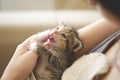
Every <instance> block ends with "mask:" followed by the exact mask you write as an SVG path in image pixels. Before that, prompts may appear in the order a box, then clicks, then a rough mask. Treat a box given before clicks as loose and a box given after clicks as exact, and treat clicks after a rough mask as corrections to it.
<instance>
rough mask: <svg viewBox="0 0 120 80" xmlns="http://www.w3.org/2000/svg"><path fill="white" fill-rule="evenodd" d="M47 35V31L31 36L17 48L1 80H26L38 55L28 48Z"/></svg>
mask: <svg viewBox="0 0 120 80" xmlns="http://www.w3.org/2000/svg"><path fill="white" fill-rule="evenodd" d="M48 35H49V30H47V31H44V32H41V33H39V34H36V35H33V36H31V37H29V38H28V39H26V40H25V41H24V42H23V43H21V44H20V45H18V46H17V49H16V51H15V53H14V55H13V57H12V59H11V60H10V62H9V64H8V66H7V67H6V69H5V71H4V73H3V76H2V78H1V80H26V79H27V78H28V76H29V75H30V74H31V72H32V70H33V69H34V67H35V65H36V62H37V59H38V54H37V53H36V52H35V51H34V50H30V49H29V46H30V44H31V43H33V42H35V41H42V40H44V39H45V38H46V37H47V36H48Z"/></svg>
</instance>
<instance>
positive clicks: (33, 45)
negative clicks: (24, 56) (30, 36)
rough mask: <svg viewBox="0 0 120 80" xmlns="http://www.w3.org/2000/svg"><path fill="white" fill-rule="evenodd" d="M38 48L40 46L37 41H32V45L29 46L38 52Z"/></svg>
mask: <svg viewBox="0 0 120 80" xmlns="http://www.w3.org/2000/svg"><path fill="white" fill-rule="evenodd" d="M37 48H38V43H37V42H34V43H31V44H30V46H29V50H33V51H35V52H37Z"/></svg>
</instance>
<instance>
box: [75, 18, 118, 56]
mask: <svg viewBox="0 0 120 80" xmlns="http://www.w3.org/2000/svg"><path fill="white" fill-rule="evenodd" d="M118 29H120V28H119V27H118V26H115V25H114V24H112V23H110V22H109V21H108V20H106V19H104V18H103V19H100V20H98V21H96V22H94V23H92V24H90V25H88V26H86V27H84V28H82V29H80V30H78V36H79V38H80V39H81V41H82V43H83V45H84V48H83V49H82V50H81V51H80V52H79V53H78V54H76V58H78V57H80V56H81V55H82V54H85V53H87V52H88V51H90V50H91V49H92V48H94V47H95V46H96V45H97V44H98V43H100V42H101V41H103V40H104V39H105V38H107V37H108V36H110V35H111V34H113V33H114V32H115V31H117V30H118Z"/></svg>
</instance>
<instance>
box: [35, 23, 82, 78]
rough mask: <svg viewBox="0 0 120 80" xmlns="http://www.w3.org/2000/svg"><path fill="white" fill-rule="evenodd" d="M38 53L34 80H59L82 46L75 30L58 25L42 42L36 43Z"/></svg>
mask: <svg viewBox="0 0 120 80" xmlns="http://www.w3.org/2000/svg"><path fill="white" fill-rule="evenodd" d="M34 45H36V50H37V52H38V53H39V59H38V62H37V65H36V67H35V69H34V71H33V73H34V75H35V78H36V80H61V76H62V74H63V72H64V70H65V69H66V68H68V67H69V66H70V65H71V64H72V63H73V60H72V58H73V55H74V53H75V52H77V51H78V50H80V49H81V48H82V47H83V46H82V43H81V41H80V40H79V39H78V35H77V32H76V30H75V29H73V28H72V27H69V26H66V25H60V26H58V27H56V28H54V29H52V30H51V33H50V35H49V36H48V37H47V38H46V39H45V40H44V41H43V42H36V43H35V44H34Z"/></svg>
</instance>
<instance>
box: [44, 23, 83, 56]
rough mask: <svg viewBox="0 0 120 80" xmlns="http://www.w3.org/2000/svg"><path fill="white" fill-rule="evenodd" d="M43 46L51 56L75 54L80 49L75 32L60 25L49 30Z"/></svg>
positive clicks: (80, 44)
mask: <svg viewBox="0 0 120 80" xmlns="http://www.w3.org/2000/svg"><path fill="white" fill-rule="evenodd" d="M44 46H45V47H46V48H47V49H48V50H49V51H50V52H51V53H53V55H57V56H58V55H61V53H62V54H64V52H65V53H66V52H69V51H73V52H77V51H78V50H80V49H81V48H82V43H81V41H80V40H79V39H78V35H77V32H76V30H74V29H73V28H72V27H69V26H66V25H63V24H62V25H60V26H57V27H56V28H54V29H53V30H51V33H50V35H49V36H48V38H47V39H46V41H45V42H44Z"/></svg>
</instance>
